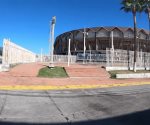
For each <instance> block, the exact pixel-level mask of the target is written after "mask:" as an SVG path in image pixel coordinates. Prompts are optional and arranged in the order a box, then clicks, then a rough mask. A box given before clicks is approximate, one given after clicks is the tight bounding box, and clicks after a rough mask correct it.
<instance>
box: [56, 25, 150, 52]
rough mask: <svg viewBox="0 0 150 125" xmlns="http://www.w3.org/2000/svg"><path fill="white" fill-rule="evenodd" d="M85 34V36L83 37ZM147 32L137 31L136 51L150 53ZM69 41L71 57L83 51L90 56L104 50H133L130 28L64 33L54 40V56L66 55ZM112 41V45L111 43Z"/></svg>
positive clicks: (105, 28) (85, 29) (90, 29)
mask: <svg viewBox="0 0 150 125" xmlns="http://www.w3.org/2000/svg"><path fill="white" fill-rule="evenodd" d="M85 34H86V35H85ZM148 36H149V31H147V30H144V29H137V50H138V51H143V52H150V46H149V44H150V39H149V37H148ZM69 39H71V43H70V52H71V55H77V54H78V53H83V51H84V41H85V50H86V53H88V52H89V51H90V52H91V53H92V54H99V53H102V52H105V50H106V48H112V44H113V48H114V49H122V50H130V51H133V50H134V29H133V28H130V27H94V28H83V29H77V30H72V31H68V32H65V33H63V34H61V35H59V36H58V37H57V38H56V41H55V44H54V51H55V54H59V55H67V54H68V41H69ZM112 41H113V43H112Z"/></svg>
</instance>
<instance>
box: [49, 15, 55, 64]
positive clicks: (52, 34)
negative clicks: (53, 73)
mask: <svg viewBox="0 0 150 125" xmlns="http://www.w3.org/2000/svg"><path fill="white" fill-rule="evenodd" d="M55 23H56V16H53V17H52V21H51V25H50V28H51V30H50V42H51V53H50V56H51V60H50V65H49V67H54V60H53V55H54V29H55Z"/></svg>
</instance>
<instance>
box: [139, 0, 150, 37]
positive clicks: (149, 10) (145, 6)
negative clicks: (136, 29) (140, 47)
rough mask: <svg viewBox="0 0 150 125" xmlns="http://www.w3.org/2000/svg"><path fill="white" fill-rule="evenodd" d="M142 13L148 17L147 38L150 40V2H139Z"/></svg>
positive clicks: (146, 0)
mask: <svg viewBox="0 0 150 125" xmlns="http://www.w3.org/2000/svg"><path fill="white" fill-rule="evenodd" d="M141 4H142V11H144V12H145V13H146V14H147V16H148V21H149V38H150V0H141Z"/></svg>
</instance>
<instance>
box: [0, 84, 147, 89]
mask: <svg viewBox="0 0 150 125" xmlns="http://www.w3.org/2000/svg"><path fill="white" fill-rule="evenodd" d="M138 85H150V82H136V83H114V84H99V85H64V86H51V85H45V86H44V85H29V86H26V85H16V86H15V85H14V86H11V85H10V86H9V85H7V86H0V90H66V89H95V88H111V87H124V86H138Z"/></svg>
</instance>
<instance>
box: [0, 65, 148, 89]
mask: <svg viewBox="0 0 150 125" xmlns="http://www.w3.org/2000/svg"><path fill="white" fill-rule="evenodd" d="M47 65H48V64H41V63H29V64H20V65H18V66H15V67H14V68H12V69H11V70H10V71H9V72H0V86H16V85H22V86H23V85H24V86H31V85H33V86H37V85H41V86H56V87H60V86H68V85H75V86H81V85H82V86H98V85H103V84H105V85H111V86H113V85H114V84H119V86H120V85H121V84H125V83H127V84H129V85H132V84H134V83H138V84H149V83H150V80H149V79H123V80H117V79H110V78H109V74H108V73H107V72H106V71H105V69H103V68H101V66H99V65H97V66H92V65H81V64H72V65H71V66H70V67H67V64H55V66H63V67H65V69H66V71H67V74H68V75H69V77H68V78H51V79H49V78H39V77H36V76H37V74H38V71H39V69H41V68H42V67H44V66H47Z"/></svg>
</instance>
